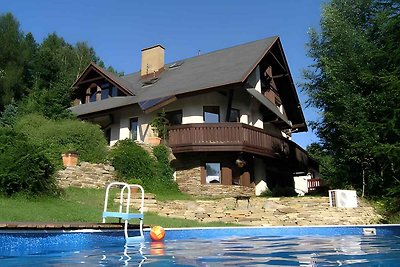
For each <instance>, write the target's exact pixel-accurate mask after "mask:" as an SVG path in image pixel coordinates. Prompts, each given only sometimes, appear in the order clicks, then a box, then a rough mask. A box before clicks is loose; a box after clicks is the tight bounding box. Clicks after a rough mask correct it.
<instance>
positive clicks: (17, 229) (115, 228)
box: [0, 222, 400, 234]
mask: <svg viewBox="0 0 400 267" xmlns="http://www.w3.org/2000/svg"><path fill="white" fill-rule="evenodd" d="M388 227H390V228H393V227H395V228H400V224H366V225H359V224H357V225H307V226H221V227H218V226H213V227H181V228H174V227H172V228H168V227H166V228H165V230H167V231H183V232H184V231H190V230H210V231H212V230H221V229H226V230H240V229H242V230H246V229H249V230H250V229H271V230H273V229H275V230H279V229H311V228H314V229H324V228H327V229H328V228H339V229H342V228H358V229H363V228H388ZM139 228H140V227H139V225H138V224H128V229H129V230H132V231H135V230H139ZM150 228H151V226H149V225H144V226H143V231H144V232H149V231H150ZM123 230H124V224H123V223H37V222H24V223H21V222H0V234H1V233H40V232H42V233H96V232H97V233H98V232H122V231H123Z"/></svg>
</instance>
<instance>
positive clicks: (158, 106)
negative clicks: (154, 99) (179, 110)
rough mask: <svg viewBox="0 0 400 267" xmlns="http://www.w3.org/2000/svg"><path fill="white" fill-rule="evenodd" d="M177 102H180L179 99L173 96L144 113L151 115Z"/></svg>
mask: <svg viewBox="0 0 400 267" xmlns="http://www.w3.org/2000/svg"><path fill="white" fill-rule="evenodd" d="M176 100H178V98H176V96H171V97H170V98H168V99H166V100H164V101H162V102H160V103H158V104H157V105H154V106H152V107H151V108H148V109H145V110H144V113H146V114H148V113H151V112H153V111H156V110H158V109H160V108H162V107H164V106H166V105H168V104H170V103H172V102H175V101H176Z"/></svg>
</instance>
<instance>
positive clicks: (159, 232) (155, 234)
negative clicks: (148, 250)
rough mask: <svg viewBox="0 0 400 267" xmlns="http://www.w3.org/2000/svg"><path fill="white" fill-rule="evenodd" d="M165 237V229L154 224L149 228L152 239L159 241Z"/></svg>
mask: <svg viewBox="0 0 400 267" xmlns="http://www.w3.org/2000/svg"><path fill="white" fill-rule="evenodd" d="M164 237H165V230H164V228H162V227H161V226H154V227H153V228H151V230H150V238H151V240H153V241H161V240H163V239H164Z"/></svg>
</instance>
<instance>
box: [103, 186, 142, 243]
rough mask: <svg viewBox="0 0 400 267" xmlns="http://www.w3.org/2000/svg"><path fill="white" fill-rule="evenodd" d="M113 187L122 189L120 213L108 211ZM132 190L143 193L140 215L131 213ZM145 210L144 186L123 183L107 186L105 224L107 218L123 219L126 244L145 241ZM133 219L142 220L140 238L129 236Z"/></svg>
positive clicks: (104, 211) (104, 212)
mask: <svg viewBox="0 0 400 267" xmlns="http://www.w3.org/2000/svg"><path fill="white" fill-rule="evenodd" d="M113 186H119V187H120V189H121V192H120V197H119V208H118V212H111V211H107V208H108V197H109V192H110V188H111V187H113ZM132 188H138V189H140V191H141V195H142V199H141V205H140V208H139V213H129V206H130V201H131V193H132ZM125 190H127V195H126V201H125V205H126V208H125V212H123V209H124V193H125ZM143 208H144V189H143V187H142V186H140V185H137V184H127V183H121V182H113V183H110V184H109V185H108V186H107V189H106V196H105V199H104V210H103V223H105V222H106V218H119V219H122V220H124V221H125V225H124V234H125V240H126V243H127V244H129V243H135V242H141V241H144V236H143ZM131 219H139V220H140V236H132V237H130V236H128V222H129V220H131Z"/></svg>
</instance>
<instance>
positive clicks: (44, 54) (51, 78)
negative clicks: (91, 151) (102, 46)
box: [0, 13, 120, 119]
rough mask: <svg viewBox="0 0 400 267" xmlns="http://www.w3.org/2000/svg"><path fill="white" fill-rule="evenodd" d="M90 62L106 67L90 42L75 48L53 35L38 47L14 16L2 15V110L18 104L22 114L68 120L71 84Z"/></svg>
mask: <svg viewBox="0 0 400 267" xmlns="http://www.w3.org/2000/svg"><path fill="white" fill-rule="evenodd" d="M90 62H94V63H96V64H99V65H100V66H101V67H105V66H104V62H103V61H101V60H100V58H99V57H98V56H97V54H96V52H95V50H94V49H93V47H90V46H89V45H88V44H87V43H86V42H77V43H76V44H75V45H72V44H69V43H68V42H66V41H65V40H64V39H63V38H62V37H60V36H58V35H57V34H56V33H51V34H49V35H48V36H47V37H46V38H45V39H44V40H43V42H42V43H40V44H38V43H37V42H36V41H35V39H34V37H33V35H32V34H31V33H27V34H25V33H24V32H23V31H22V30H21V29H20V25H19V22H18V21H17V19H16V18H15V17H14V16H13V15H12V14H11V13H6V14H3V15H0V111H2V110H4V108H5V106H6V105H8V104H11V103H12V101H15V102H17V103H20V102H22V103H21V104H20V105H19V111H20V112H22V113H32V112H35V113H40V114H42V115H44V116H46V117H48V118H54V119H57V118H64V117H68V116H69V113H68V111H67V110H66V109H67V108H68V107H69V106H70V104H71V94H72V92H71V85H72V84H73V82H74V81H75V80H76V79H77V78H78V76H79V75H80V74H81V73H82V71H83V70H84V69H85V68H86V67H87V66H88V64H89V63H90ZM108 70H109V71H112V72H116V71H115V70H114V69H113V68H112V67H108ZM118 74H120V73H118Z"/></svg>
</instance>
